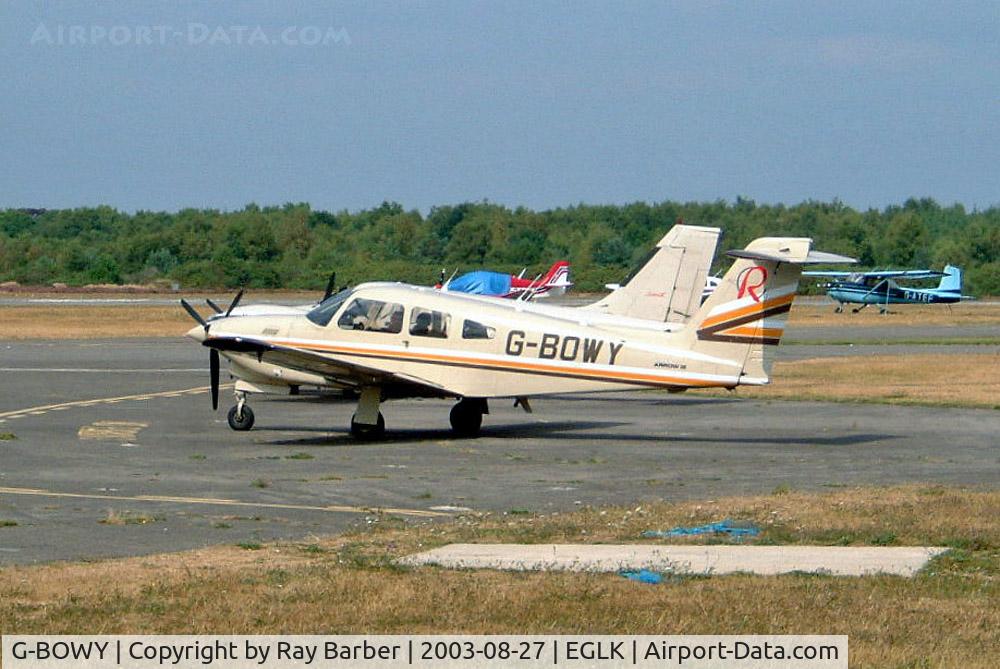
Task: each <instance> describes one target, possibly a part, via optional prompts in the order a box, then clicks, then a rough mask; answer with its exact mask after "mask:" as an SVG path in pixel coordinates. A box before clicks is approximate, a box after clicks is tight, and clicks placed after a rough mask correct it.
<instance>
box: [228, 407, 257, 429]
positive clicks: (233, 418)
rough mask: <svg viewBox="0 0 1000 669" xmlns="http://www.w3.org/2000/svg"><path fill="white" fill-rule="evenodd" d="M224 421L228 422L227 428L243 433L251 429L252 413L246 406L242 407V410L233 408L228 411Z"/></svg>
mask: <svg viewBox="0 0 1000 669" xmlns="http://www.w3.org/2000/svg"><path fill="white" fill-rule="evenodd" d="M226 419H227V420H228V421H229V427H231V428H233V429H234V430H236V431H237V432H245V431H246V430H249V429H250V428H252V427H253V411H252V410H251V409H250V407H248V406H246V405H243V408H242V409H240V407H235V406H234V407H233V408H232V409H230V410H229V415H228V416H226Z"/></svg>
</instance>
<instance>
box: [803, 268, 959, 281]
mask: <svg viewBox="0 0 1000 669" xmlns="http://www.w3.org/2000/svg"><path fill="white" fill-rule="evenodd" d="M802 275H803V276H827V277H830V278H832V279H835V278H844V277H848V276H862V277H871V278H874V279H936V278H940V277H942V276H945V273H944V272H935V271H934V270H930V269H894V270H874V271H871V272H824V271H809V272H802Z"/></svg>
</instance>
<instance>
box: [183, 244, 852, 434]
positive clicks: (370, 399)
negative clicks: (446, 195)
mask: <svg viewBox="0 0 1000 669" xmlns="http://www.w3.org/2000/svg"><path fill="white" fill-rule="evenodd" d="M811 245H812V240H810V239H806V238H761V239H757V240H755V241H753V242H752V243H750V244H749V245H748V246H747V247H746V249H744V250H740V251H730V252H729V255H730V256H733V257H735V258H736V261H735V263H734V264H733V266H732V267H731V268H730V270H729V271H728V272H727V273H726V275H725V276H724V277H723V278H722V280H721V283H720V285H719V287H718V288H717V289H716V291H715V292H714V293H713V294H712V295H711V297H709V298H708V300H707V301H706V302H705V303H704V304H702V305H701V306H700V307H699V308H698V310H697V311H696V313H694V315H693V316H692V317H691V319H690V320H689V321H688V323H687V325H686V326H684V327H682V328H681V329H680V330H676V331H672V330H673V324H669V323H665V322H663V321H659V320H643V319H639V318H634V317H625V316H616V315H613V314H605V313H600V312H598V311H593V310H588V309H573V308H566V307H552V306H545V307H539V306H538V305H535V304H532V303H524V302H517V301H511V300H503V299H495V298H484V297H479V296H471V295H463V294H455V293H448V292H441V291H438V290H435V289H433V288H425V287H420V286H412V285H407V284H394V283H368V284H362V285H360V286H358V287H356V288H353V289H349V290H345V291H342V292H340V293H338V294H336V295H333V296H331V297H330V298H328V299H327V300H324V301H323V302H322V303H321V304H319V306H317V307H316V308H315V309H313V310H312V311H310V312H309V313H308V314H306V315H273V316H238V317H234V316H232V315H230V316H228V317H226V316H223V317H219V318H216V319H215V320H213V321H211V322H209V321H204V320H202V319H201V318H200V317H198V320H199V325H198V326H196V327H194V328H192V329H191V330H190V331H189V332H188V333H187V334H188V336H189V337H191V338H192V339H195V340H197V341H199V342H201V343H202V344H203V345H204V346H206V347H208V348H209V349H210V355H209V360H210V370H211V384H212V401H213V406H217V405H218V386H219V357H220V354H221V355H223V356H225V357H226V358H227V359H229V361H230V363H231V365H232V370H233V373H234V374H235V375H236V376H237V377H238V378H239V379H240V380H242V381H244V382H245V383H248V384H250V385H255V384H260V385H261V386H267V385H268V384H271V383H273V377H269V376H268V371H267V369H266V368H263V369H262V367H261V365H264V364H267V365H273V366H276V367H277V368H278V369H287V370H294V371H296V372H299V373H302V374H307V375H309V376H311V377H314V378H315V379H316V380H317V381H319V383H317V384H316V385H321V386H325V387H330V388H352V389H355V390H356V391H357V392H358V393H359V398H360V399H359V402H358V408H357V411H356V412H355V414H354V416H353V417H352V420H351V432H352V434H354V435H355V436H358V437H367V438H372V437H378V436H381V435H382V434H383V432H384V430H385V421H384V418H383V416H382V413H381V411H380V406H381V403H382V401H383V400H387V399H392V398H401V397H440V398H454V399H457V400H458V402H457V403H456V404H455V405H454V406H453V408H452V410H451V416H450V418H451V425H452V428H453V429H454V431H455V432H456V433H458V434H460V435H475V434H477V433H478V431H479V429H480V426H481V424H482V420H483V414H485V413H488V412H489V408H488V400H489V399H493V398H503V397H508V398H510V397H513V398H515V400H516V402H517V403H518V404H520V405H521V406H522V407H523V408H524V409H525V410H530V405H529V403H528V398H529V397H533V396H538V395H551V394H561V393H579V392H595V391H607V390H624V389H630V388H636V387H658V388H664V389H667V390H669V391H672V392H680V391H684V390H687V389H688V388H705V387H721V388H734V387H736V386H738V385H763V384H766V383H769V382H770V370H771V362H772V354H771V351H772V348H771V347H773V346H774V345H776V344H777V343H778V342H779V340H780V338H781V335H782V333H783V332H784V325H785V321H786V320H787V314H788V311H789V310H790V309H791V305H792V301H793V300H794V299H795V291H796V288H797V286H798V281H799V277H800V275H801V272H802V266H803V265H805V264H812V263H832V262H854V261H853V259H850V258H844V257H842V256H836V255H833V254H828V253H822V252H818V251H812V250H811ZM698 288H699V290H698V292H699V293H700V286H698ZM623 290H629V286H628V285H626V286H625V287H624V288H623ZM185 305H186V303H185ZM186 307H187V308H189V307H188V306H187V305H186ZM189 311H190V312H192V315H193V316H197V312H195V311H194V310H193V309H190V308H189ZM246 392H247V391H246V390H245V389H244V390H241V389H240V388H239V387H237V393H236V405H235V406H234V407H233V408H232V409H230V411H229V424H230V426H231V427H232V428H233V429H237V430H245V429H250V427H251V426H252V425H253V422H254V416H253V412H252V411H251V410H250V408H249V407H248V406H247V405H246Z"/></svg>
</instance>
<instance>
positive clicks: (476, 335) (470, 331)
mask: <svg viewBox="0 0 1000 669" xmlns="http://www.w3.org/2000/svg"><path fill="white" fill-rule="evenodd" d="M496 334H497V330H496V328H494V327H490V326H489V325H483V324H482V323H477V322H476V321H470V320H465V321H462V339H493V337H495V336H496Z"/></svg>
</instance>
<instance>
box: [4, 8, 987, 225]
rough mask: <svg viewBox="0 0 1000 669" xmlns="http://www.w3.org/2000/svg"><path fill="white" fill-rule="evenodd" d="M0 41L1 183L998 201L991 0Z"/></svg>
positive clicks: (295, 25)
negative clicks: (919, 198)
mask: <svg viewBox="0 0 1000 669" xmlns="http://www.w3.org/2000/svg"><path fill="white" fill-rule="evenodd" d="M74 26H75V27H76V28H75V30H76V31H77V32H76V34H75V35H74V34H73V30H74ZM264 39H266V40H267V41H268V42H270V43H268V44H264V43H263V41H264ZM125 41H127V42H128V43H127V44H121V43H120V42H125ZM227 41H228V42H229V44H226V42H227ZM317 41H318V42H319V43H316V42H317ZM81 42H82V43H81ZM113 42H117V43H113ZM136 42H139V44H136ZM240 42H242V43H240ZM305 43H309V44H305ZM0 59H2V64H0V85H2V87H0V91H2V95H0V207H9V206H20V207H27V206H33V207H72V206H80V205H92V204H99V203H106V204H111V205H113V206H116V207H120V208H124V209H127V210H135V209H168V210H174V209H178V208H181V207H187V206H195V207H218V208H226V209H231V208H240V207H242V206H243V205H244V204H246V203H248V202H251V201H255V202H258V203H260V204H281V203H284V202H287V201H307V202H310V203H312V205H313V206H314V207H318V208H327V209H341V208H349V209H357V208H361V207H369V206H373V205H377V204H378V203H379V202H381V201H382V200H397V201H399V202H401V203H403V204H404V205H405V206H407V207H419V208H421V209H423V210H425V211H426V209H427V208H429V207H430V206H432V205H434V204H445V203H455V202H460V201H465V200H481V199H489V200H491V201H495V202H500V203H504V204H508V205H512V206H513V205H521V204H523V205H526V206H530V207H534V208H548V207H555V206H562V205H570V204H574V203H578V202H585V203H621V202H628V201H633V200H663V199H678V200H715V199H717V198H725V199H729V200H732V199H735V197H736V196H737V195H743V196H746V197H750V198H753V199H756V200H757V201H759V202H778V201H782V202H786V203H788V202H799V201H801V200H804V199H809V198H813V199H821V200H829V199H832V198H835V197H836V198H840V199H841V200H843V201H844V202H846V203H848V204H850V205H853V206H858V207H868V206H877V207H882V206H884V205H886V204H890V203H899V202H902V200H904V199H905V198H907V197H909V196H911V195H912V196H918V197H919V196H931V197H934V198H936V199H938V200H939V201H940V202H942V203H947V204H950V203H952V202H961V203H964V204H965V205H966V206H969V207H972V206H979V207H981V208H982V207H986V206H990V205H993V204H998V203H1000V188H998V186H1000V177H998V165H1000V3H998V2H996V1H995V0H993V1H989V0H987V1H981V2H940V3H927V4H925V3H918V2H901V3H871V2H863V3H852V2H825V3H812V2H802V1H795V2H766V3H765V2H752V3H715V2H663V3H628V4H625V3H614V4H611V3H579V2H574V3H544V2H525V3H515V2H502V3H501V2H490V3H470V2H461V3H446V2H427V3H405V4H390V3H368V2H363V3H333V2H325V1H317V2H268V3H263V2H229V3H216V2H205V3H184V2H176V3H175V2H100V3H92V4H91V3H80V2H68V3H27V2H3V3H2V4H0Z"/></svg>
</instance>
